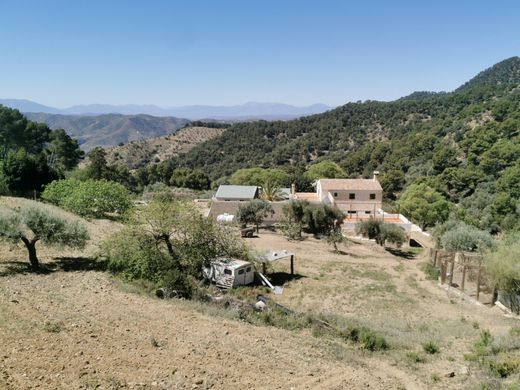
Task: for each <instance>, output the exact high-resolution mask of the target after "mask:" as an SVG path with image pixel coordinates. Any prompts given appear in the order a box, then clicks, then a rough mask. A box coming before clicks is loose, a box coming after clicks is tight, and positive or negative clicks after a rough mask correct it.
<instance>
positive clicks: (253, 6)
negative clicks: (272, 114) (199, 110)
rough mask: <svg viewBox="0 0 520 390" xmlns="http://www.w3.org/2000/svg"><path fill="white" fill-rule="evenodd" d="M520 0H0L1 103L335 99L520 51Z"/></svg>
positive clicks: (390, 89) (436, 80)
mask: <svg viewBox="0 0 520 390" xmlns="http://www.w3.org/2000/svg"><path fill="white" fill-rule="evenodd" d="M519 16H520V1H516V0H514V1H508V0H502V1H492V0H487V1H483V0H482V1H481V0H457V1H453V0H449V1H445V0H436V1H429V2H426V1H404V0H403V1H399V0H387V1H385V0H380V1H369V0H363V1H361V0H359V1H348V0H343V1H333V0H316V1H310V0H240V1H233V0H218V1H217V0H213V1H202V0H185V1H181V0H177V1H173V0H170V1H167V0H165V1H159V0H147V1H145V0H142V1H137V0H125V1H119V0H88V1H87V0H85V1H81V0H63V1H58V0H46V1H43V0H34V1H24V0H16V1H12V0H0V36H1V37H2V39H1V46H0V47H1V52H0V53H1V55H0V98H18V99H29V100H34V101H37V102H39V103H41V104H47V105H50V106H54V107H59V108H65V107H68V106H72V105H76V104H90V103H106V104H155V105H159V106H163V107H168V106H182V105H192V104H209V105H234V104H242V103H245V102H249V101H257V102H283V103H288V104H293V105H299V106H303V105H309V104H313V103H318V102H320V103H325V104H329V105H331V106H337V105H340V104H345V103H347V102H349V101H358V100H366V99H371V100H393V99H396V98H399V97H401V96H404V95H407V94H409V93H411V92H413V91H415V90H432V91H441V90H445V91H450V90H453V89H455V88H456V87H458V86H459V85H461V84H462V83H464V82H465V81H467V80H469V79H470V78H471V77H473V76H475V75H476V74H477V73H478V72H480V71H482V70H484V69H485V68H487V67H489V66H491V65H493V64H494V63H496V62H499V61H501V60H503V59H506V58H509V57H512V56H516V55H519V54H520V23H519V22H518V18H519Z"/></svg>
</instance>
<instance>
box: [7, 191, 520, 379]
mask: <svg viewBox="0 0 520 390" xmlns="http://www.w3.org/2000/svg"><path fill="white" fill-rule="evenodd" d="M2 201H8V202H11V203H10V204H13V202H17V200H6V199H5V198H2ZM71 218H75V217H74V216H71ZM85 223H86V224H87V226H88V228H89V231H90V232H91V235H92V241H91V243H90V244H89V246H88V247H87V248H86V249H85V250H84V251H80V252H78V251H60V250H56V249H52V250H48V249H44V248H39V255H40V258H41V260H42V262H43V263H46V264H51V265H52V266H51V267H50V268H52V269H55V271H54V272H49V273H47V274H35V273H22V272H4V273H2V272H3V271H6V270H7V269H9V267H10V266H12V265H13V263H16V262H18V263H20V264H21V263H23V262H25V261H26V254H25V252H24V250H23V248H16V247H10V246H9V245H6V244H1V245H0V275H2V276H0V345H1V346H2V347H1V348H0V388H2V389H3V388H6V389H25V388H36V387H37V388H45V389H74V388H85V389H88V388H91V389H93V388H103V389H118V388H130V389H193V388H200V389H204V388H215V389H242V388H255V389H264V388H277V389H282V388H283V389H290V388H294V389H306V388H307V389H314V388H318V389H355V388H365V387H366V388H375V389H402V388H408V389H421V388H425V389H426V388H454V389H455V388H457V389H458V388H472V387H475V386H477V385H478V384H479V383H481V382H482V381H486V380H488V379H489V378H487V373H485V372H484V371H482V370H481V369H480V368H478V366H476V365H475V364H472V363H469V362H467V361H465V360H464V356H463V355H464V353H467V352H469V351H470V350H471V348H472V345H473V343H474V342H475V341H476V340H477V339H478V337H479V334H480V332H481V329H489V330H490V331H491V332H492V333H493V334H499V333H506V332H507V331H508V330H509V329H510V328H511V327H512V326H516V325H517V321H516V320H515V319H510V318H505V317H504V316H502V315H501V313H500V312H498V311H496V310H495V309H489V308H486V307H477V306H474V305H471V304H469V303H465V302H463V301H460V300H457V299H455V298H450V297H449V296H447V295H446V292H445V291H444V290H442V289H440V288H438V287H437V286H436V284H435V282H432V281H428V280H425V278H424V275H423V274H422V272H421V271H420V270H419V263H420V262H421V259H419V258H414V259H403V257H399V256H394V255H392V254H391V253H389V252H387V251H385V250H384V249H382V248H380V247H378V246H376V245H373V244H371V243H355V244H351V245H350V246H348V247H346V248H342V249H343V251H344V254H333V253H332V251H331V248H330V247H329V246H328V245H327V244H326V243H325V242H322V241H320V240H316V239H314V238H310V237H309V238H307V239H306V240H304V241H301V242H288V241H287V240H285V238H283V237H281V236H280V235H278V234H276V233H271V232H263V231H261V232H260V237H258V238H253V239H249V240H248V242H249V244H250V245H251V246H253V247H254V248H256V249H258V250H268V249H287V250H290V251H293V252H295V253H296V267H295V268H296V272H297V274H298V275H299V276H300V277H298V278H295V279H291V278H289V277H288V275H287V273H288V272H289V264H288V261H287V262H285V261H282V262H281V263H280V264H276V265H275V269H274V270H273V271H276V272H277V273H278V275H281V276H282V277H285V279H286V280H288V281H287V282H286V283H285V288H284V291H283V294H282V295H276V296H275V295H271V298H272V299H274V300H276V301H277V302H279V303H281V304H284V305H286V306H288V307H290V308H292V309H294V310H296V311H299V312H313V313H327V314H332V315H340V316H344V317H345V318H349V319H351V320H353V321H357V322H358V323H359V324H360V325H363V326H367V327H369V328H371V329H373V330H375V331H377V332H379V333H380V334H382V335H384V336H385V338H387V340H388V341H389V343H390V344H391V349H390V350H389V351H386V352H375V353H371V352H365V351H362V350H360V349H359V348H358V347H357V346H356V345H354V344H350V343H348V342H341V341H338V340H332V339H329V338H323V337H319V336H316V335H313V334H311V332H310V331H309V330H302V331H289V330H283V329H278V328H274V327H269V326H253V325H251V324H248V323H244V322H241V321H234V320H229V319H227V318H224V317H223V316H219V315H212V314H211V310H208V309H207V307H205V306H204V304H200V303H196V302H189V301H178V300H170V301H161V300H158V299H156V298H154V297H152V296H150V295H147V294H145V293H143V292H142V290H138V289H136V288H135V287H133V286H132V285H130V284H127V283H124V282H122V281H120V280H119V279H117V278H114V277H112V276H111V275H110V274H108V273H106V272H102V271H100V270H99V269H98V268H96V266H95V265H96V264H97V263H96V262H95V260H94V259H93V256H94V254H95V252H96V249H97V244H98V243H99V242H100V240H101V239H102V238H103V237H106V235H107V234H109V233H110V232H112V231H115V230H117V229H119V228H120V226H119V225H118V224H115V223H114V222H112V221H91V222H89V221H85ZM74 264H76V265H75V266H74ZM475 324H478V329H477V326H476V325H475ZM430 340H433V341H434V342H435V343H436V344H437V345H438V346H439V348H440V351H439V353H437V354H435V355H428V356H426V355H425V361H424V362H421V363H417V362H412V361H411V360H410V358H409V357H407V356H408V355H407V354H409V353H410V352H416V353H420V354H422V355H423V354H424V353H423V352H422V346H421V343H423V342H426V341H430ZM451 372H453V373H454V376H453V377H450V378H447V377H445V375H446V374H449V373H451Z"/></svg>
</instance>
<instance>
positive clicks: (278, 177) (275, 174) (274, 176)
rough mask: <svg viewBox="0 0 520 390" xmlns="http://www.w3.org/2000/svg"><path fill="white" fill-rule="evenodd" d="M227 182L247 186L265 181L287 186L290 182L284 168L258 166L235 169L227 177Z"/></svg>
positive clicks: (261, 183) (259, 184)
mask: <svg viewBox="0 0 520 390" xmlns="http://www.w3.org/2000/svg"><path fill="white" fill-rule="evenodd" d="M229 183H230V184H236V185H247V186H262V185H264V184H265V183H270V184H271V185H273V186H276V187H287V186H289V185H290V184H291V183H290V179H289V175H288V174H287V172H285V171H284V170H282V169H278V168H272V169H264V168H258V167H256V168H245V169H239V170H237V171H236V172H235V173H233V174H232V175H231V177H230V178H229Z"/></svg>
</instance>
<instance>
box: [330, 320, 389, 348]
mask: <svg viewBox="0 0 520 390" xmlns="http://www.w3.org/2000/svg"><path fill="white" fill-rule="evenodd" d="M339 334H340V336H341V337H342V338H344V339H345V340H349V341H352V342H354V343H359V344H360V345H361V348H362V349H367V350H369V351H384V350H387V349H388V347H389V346H388V343H387V342H386V340H385V338H384V337H383V336H380V335H378V334H377V333H375V332H374V331H373V330H371V329H368V328H364V327H360V328H358V327H355V326H349V327H347V328H346V329H343V330H341V331H340V332H339Z"/></svg>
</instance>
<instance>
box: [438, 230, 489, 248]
mask: <svg viewBox="0 0 520 390" xmlns="http://www.w3.org/2000/svg"><path fill="white" fill-rule="evenodd" d="M440 244H441V246H442V247H443V248H444V249H446V250H449V251H455V252H462V251H465V252H476V251H480V252H483V251H485V250H487V249H490V248H492V247H493V244H494V242H493V238H492V237H491V235H490V234H489V233H488V232H485V231H482V230H479V229H477V228H476V227H474V226H470V225H466V224H465V223H458V224H457V225H455V226H453V227H452V228H451V229H449V230H447V231H446V232H444V233H443V234H442V236H441V238H440Z"/></svg>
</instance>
